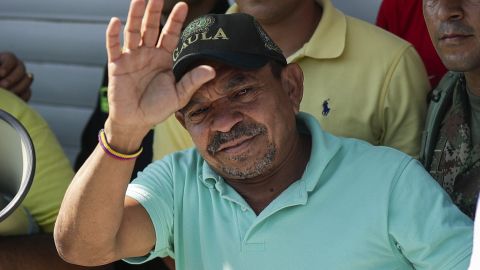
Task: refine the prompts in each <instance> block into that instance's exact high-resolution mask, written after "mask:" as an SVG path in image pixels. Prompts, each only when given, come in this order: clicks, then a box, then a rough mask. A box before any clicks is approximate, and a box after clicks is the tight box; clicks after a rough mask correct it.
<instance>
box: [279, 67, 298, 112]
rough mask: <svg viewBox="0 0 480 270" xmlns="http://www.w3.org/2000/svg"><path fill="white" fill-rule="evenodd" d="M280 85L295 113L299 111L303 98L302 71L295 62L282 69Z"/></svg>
mask: <svg viewBox="0 0 480 270" xmlns="http://www.w3.org/2000/svg"><path fill="white" fill-rule="evenodd" d="M281 76H282V78H281V79H282V86H283V89H284V90H285V91H287V95H288V97H289V98H290V101H291V102H292V105H293V109H294V111H295V113H298V112H299V111H300V102H301V101H302V98H303V71H302V69H301V68H300V66H299V65H298V64H296V63H292V64H288V65H287V66H286V67H284V68H283V69H282V74H281Z"/></svg>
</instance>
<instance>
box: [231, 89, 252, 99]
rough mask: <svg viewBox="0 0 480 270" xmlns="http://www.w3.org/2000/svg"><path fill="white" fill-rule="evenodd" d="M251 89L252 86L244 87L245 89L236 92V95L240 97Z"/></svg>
mask: <svg viewBox="0 0 480 270" xmlns="http://www.w3.org/2000/svg"><path fill="white" fill-rule="evenodd" d="M251 90H252V88H244V89H242V90H240V91H238V92H237V93H235V96H236V97H240V96H243V95H246V94H247V93H248V92H250V91H251Z"/></svg>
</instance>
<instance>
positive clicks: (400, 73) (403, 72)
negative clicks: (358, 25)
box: [380, 45, 430, 158]
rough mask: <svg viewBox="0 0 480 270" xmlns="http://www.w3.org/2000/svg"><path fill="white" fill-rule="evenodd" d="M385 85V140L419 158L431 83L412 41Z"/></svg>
mask: <svg viewBox="0 0 480 270" xmlns="http://www.w3.org/2000/svg"><path fill="white" fill-rule="evenodd" d="M384 88H385V89H384V93H385V97H384V100H383V102H381V103H380V104H383V106H382V105H381V107H380V115H381V116H382V122H383V130H384V132H383V138H381V142H382V144H383V145H388V146H390V147H393V148H396V149H399V150H401V151H403V152H405V153H407V154H409V155H410V156H412V157H414V158H418V155H419V153H420V143H421V134H422V131H423V128H424V124H425V116H426V111H427V94H428V91H429V89H430V85H429V82H428V78H427V73H426V71H425V67H424V65H423V62H422V60H421V59H420V56H418V54H417V52H416V51H415V49H414V48H413V47H412V46H411V45H410V46H407V47H406V48H405V49H404V50H402V51H401V53H400V54H399V55H398V56H397V59H396V61H395V62H394V64H393V65H392V66H391V67H390V69H389V71H388V74H387V76H386V80H385V82H384Z"/></svg>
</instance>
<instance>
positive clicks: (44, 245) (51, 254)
mask: <svg viewBox="0 0 480 270" xmlns="http://www.w3.org/2000/svg"><path fill="white" fill-rule="evenodd" d="M0 266H1V269H28V270H43V269H45V270H51V269H55V270H82V269H98V270H100V269H105V270H107V269H112V266H110V265H105V266H101V267H95V268H86V267H82V266H78V265H73V264H69V263H66V262H65V261H64V260H62V259H61V258H60V256H58V253H57V250H56V249H55V245H54V242H53V236H52V235H51V234H38V235H25V236H0Z"/></svg>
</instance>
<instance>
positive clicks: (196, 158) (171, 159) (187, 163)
mask: <svg viewBox="0 0 480 270" xmlns="http://www.w3.org/2000/svg"><path fill="white" fill-rule="evenodd" d="M204 164H205V160H204V159H203V158H202V156H201V155H200V154H199V153H198V151H197V149H196V148H195V147H192V148H188V149H186V150H181V151H177V152H173V153H170V154H168V155H166V156H164V157H163V158H162V159H160V160H157V161H154V162H153V163H152V164H151V165H150V166H153V167H157V168H158V167H164V168H168V170H170V171H172V172H177V173H178V172H182V171H185V170H186V171H188V172H193V171H195V170H197V171H198V170H201V169H202V168H203V165H204Z"/></svg>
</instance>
